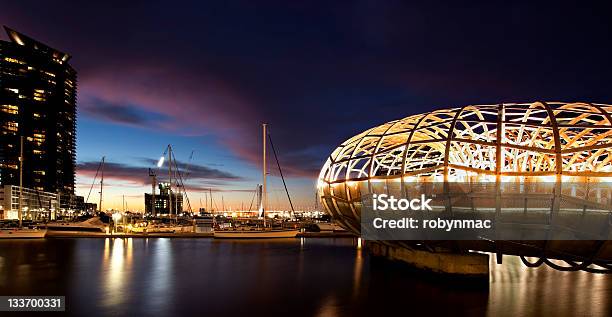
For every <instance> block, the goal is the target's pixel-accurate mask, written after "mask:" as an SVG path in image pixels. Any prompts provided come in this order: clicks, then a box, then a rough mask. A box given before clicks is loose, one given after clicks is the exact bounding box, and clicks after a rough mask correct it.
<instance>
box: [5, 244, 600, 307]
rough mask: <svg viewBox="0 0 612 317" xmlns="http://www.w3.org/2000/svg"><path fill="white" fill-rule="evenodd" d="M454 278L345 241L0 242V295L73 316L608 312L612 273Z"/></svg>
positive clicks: (513, 265)
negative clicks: (459, 281) (46, 298)
mask: <svg viewBox="0 0 612 317" xmlns="http://www.w3.org/2000/svg"><path fill="white" fill-rule="evenodd" d="M453 284H454V283H452V281H448V280H447V281H442V280H438V279H437V278H435V277H432V276H430V275H427V274H423V273H420V272H415V271H412V270H410V269H408V268H407V267H406V266H404V265H401V264H399V263H392V262H388V261H384V260H380V259H373V258H370V257H368V256H367V254H365V252H364V253H362V252H361V250H358V249H357V248H356V244H355V240H353V239H290V240H281V241H278V240H277V241H261V240H258V241H219V240H213V239H174V240H171V239H114V240H111V239H48V240H41V241H0V295H65V296H66V302H67V307H68V312H69V313H70V314H72V315H83V316H84V315H87V316H111V315H112V316H143V315H146V316H189V315H198V316H238V315H243V316H281V315H282V316H287V315H291V316H367V315H369V316H385V315H391V314H392V313H393V315H396V316H397V315H411V314H412V313H415V315H417V314H416V313H419V314H424V313H427V314H433V315H441V314H444V315H448V314H453V315H471V316H478V315H483V316H484V315H486V316H525V315H534V316H536V315H551V316H553V315H554V316H577V315H580V316H598V315H599V316H612V276H607V275H594V274H588V273H566V272H558V271H554V270H551V269H548V268H538V269H527V268H524V267H523V266H522V265H521V264H520V261H519V260H518V259H516V258H510V257H505V258H504V265H495V264H492V273H491V281H490V284H489V287H488V289H487V287H486V286H485V287H472V286H465V285H463V286H457V285H453ZM400 312H403V313H404V314H398V313H400ZM43 315H44V314H43Z"/></svg>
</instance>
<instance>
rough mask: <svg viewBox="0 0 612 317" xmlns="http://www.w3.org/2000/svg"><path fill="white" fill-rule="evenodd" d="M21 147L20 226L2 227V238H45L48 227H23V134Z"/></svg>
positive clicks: (0, 235) (0, 236)
mask: <svg viewBox="0 0 612 317" xmlns="http://www.w3.org/2000/svg"><path fill="white" fill-rule="evenodd" d="M20 142H21V149H20V155H19V210H18V212H17V215H18V216H17V217H18V218H19V227H18V228H2V229H0V239H37V238H44V237H45V235H46V234H47V230H46V229H37V228H24V227H23V213H22V210H23V207H22V201H23V200H22V192H23V136H22V137H21V140H20Z"/></svg>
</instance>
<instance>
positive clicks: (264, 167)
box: [261, 123, 268, 228]
mask: <svg viewBox="0 0 612 317" xmlns="http://www.w3.org/2000/svg"><path fill="white" fill-rule="evenodd" d="M266 127H267V124H265V123H262V128H263V134H262V135H263V191H262V193H261V201H262V204H261V205H262V208H261V209H262V216H263V225H264V228H265V227H266V207H267V206H266V203H267V202H268V201H267V197H266V196H267V192H266V173H267V171H266Z"/></svg>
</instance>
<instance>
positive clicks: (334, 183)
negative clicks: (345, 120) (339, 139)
mask: <svg viewBox="0 0 612 317" xmlns="http://www.w3.org/2000/svg"><path fill="white" fill-rule="evenodd" d="M611 111H612V106H610V105H604V104H592V103H561V102H534V103H524V104H497V105H473V106H464V107H459V108H451V109H442V110H437V111H433V112H428V113H423V114H417V115H412V116H409V117H406V118H403V119H400V120H395V121H391V122H387V123H385V124H382V125H380V126H377V127H374V128H371V129H369V130H367V131H364V132H362V133H360V134H358V135H356V136H354V137H352V138H350V139H348V140H346V141H345V142H344V143H342V144H341V145H340V146H339V147H338V148H336V149H335V150H334V151H333V153H332V154H331V155H330V156H329V158H328V159H327V161H326V163H325V165H324V166H323V168H322V170H321V173H320V175H319V181H318V190H319V195H320V197H321V201H322V204H323V206H324V208H325V209H326V211H327V212H329V213H330V214H331V215H332V217H333V218H334V219H335V221H337V222H338V223H339V224H340V225H341V226H343V227H344V228H346V229H348V230H350V231H352V232H355V233H360V219H361V210H362V198H363V197H364V195H371V194H373V193H388V194H393V193H394V192H396V193H397V195H398V196H402V195H405V194H406V192H407V191H409V190H410V189H411V188H414V187H415V184H418V183H421V182H449V183H461V182H464V183H465V182H468V183H470V182H471V183H474V182H491V181H493V182H495V181H500V182H516V181H521V182H529V183H532V184H537V183H546V182H563V183H570V182H575V183H585V182H586V183H593V182H610V180H612V178H610V177H612V163H611V160H612V155H610V154H611V153H610V151H611V150H612V143H611V140H612V135H611V133H612V118H611V116H610V112H611ZM586 195H587V196H588V194H586ZM597 197H598V201H597V202H596V203H597V204H599V205H601V206H606V205H607V206H609V205H610V204H611V202H610V197H609V195H603V196H602V195H599V194H598V196H597ZM489 200H491V199H489ZM493 201H494V199H493ZM544 205H550V204H544ZM544 205H543V208H546V206H544ZM608 210H609V208H608Z"/></svg>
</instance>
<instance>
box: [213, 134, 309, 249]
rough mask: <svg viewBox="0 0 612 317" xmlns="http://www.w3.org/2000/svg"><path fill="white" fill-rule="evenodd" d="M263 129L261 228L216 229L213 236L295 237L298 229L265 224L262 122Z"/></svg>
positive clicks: (264, 148)
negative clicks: (277, 227)
mask: <svg viewBox="0 0 612 317" xmlns="http://www.w3.org/2000/svg"><path fill="white" fill-rule="evenodd" d="M262 129H263V173H262V176H263V183H262V199H261V215H262V217H263V227H261V228H249V229H241V228H232V229H228V230H225V229H216V230H215V231H214V237H215V238H226V239H262V238H268V239H269V238H295V237H296V236H297V234H298V230H293V229H282V228H280V229H276V228H271V227H267V226H266V207H267V206H266V203H267V197H266V196H267V195H266V194H267V192H266V178H267V172H268V171H267V168H268V167H267V164H266V144H267V142H266V140H267V137H268V133H267V130H266V129H267V125H266V124H265V123H264V124H262Z"/></svg>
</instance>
